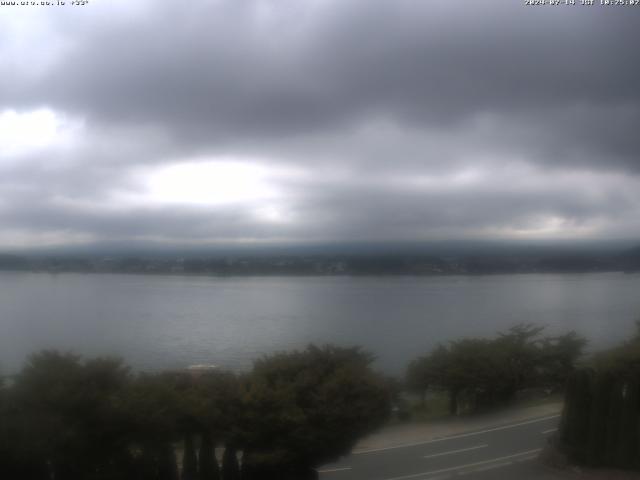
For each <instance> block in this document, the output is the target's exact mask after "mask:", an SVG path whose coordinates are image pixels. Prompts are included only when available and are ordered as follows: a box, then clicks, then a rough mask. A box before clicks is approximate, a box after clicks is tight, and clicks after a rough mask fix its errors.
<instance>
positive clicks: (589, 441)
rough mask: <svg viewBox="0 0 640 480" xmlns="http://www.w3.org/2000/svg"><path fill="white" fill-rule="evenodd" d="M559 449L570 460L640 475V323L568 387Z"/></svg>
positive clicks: (575, 375)
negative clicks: (623, 340) (621, 342)
mask: <svg viewBox="0 0 640 480" xmlns="http://www.w3.org/2000/svg"><path fill="white" fill-rule="evenodd" d="M565 398H566V400H565V410H564V414H563V418H562V422H561V427H560V434H559V436H558V439H557V443H558V444H557V448H558V450H559V451H560V452H562V453H564V454H566V455H567V456H568V458H569V460H570V461H571V462H575V463H579V464H582V465H587V466H590V467H613V468H622V469H631V470H639V471H640V321H638V322H637V331H636V334H635V336H634V337H633V338H632V339H630V340H629V341H627V342H625V343H623V344H622V345H620V346H618V347H616V348H613V349H611V350H608V351H606V352H602V353H600V354H598V355H596V356H595V357H594V359H593V361H592V362H590V364H589V365H588V366H587V367H586V368H583V369H580V370H579V371H577V372H575V373H574V374H573V375H572V376H571V378H570V379H569V382H568V384H567V390H566V397H565Z"/></svg>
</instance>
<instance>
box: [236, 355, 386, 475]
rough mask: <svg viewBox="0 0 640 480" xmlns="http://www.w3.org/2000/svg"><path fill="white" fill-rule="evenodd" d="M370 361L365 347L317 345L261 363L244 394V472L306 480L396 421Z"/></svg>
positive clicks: (382, 384)
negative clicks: (391, 419)
mask: <svg viewBox="0 0 640 480" xmlns="http://www.w3.org/2000/svg"><path fill="white" fill-rule="evenodd" d="M371 362H372V357H371V356H370V355H368V354H366V353H364V352H362V351H361V350H360V349H358V348H339V347H332V346H326V347H323V348H319V347H316V346H313V345H311V346H309V347H308V348H307V349H306V350H304V351H296V352H292V353H281V354H276V355H272V356H269V357H264V358H262V359H261V360H258V361H256V362H255V364H254V369H253V372H252V374H251V376H250V378H249V379H248V381H247V383H246V386H245V390H244V393H243V406H244V410H245V417H244V425H243V435H242V436H241V438H242V442H243V450H244V451H245V457H243V470H244V465H248V466H251V468H252V469H253V470H254V471H255V472H256V475H258V473H257V472H260V477H259V478H266V477H268V475H270V473H269V472H274V471H277V472H279V474H281V475H284V476H286V475H287V474H288V475H292V476H293V477H292V478H305V476H308V475H309V474H310V473H309V471H310V470H311V469H313V467H315V466H317V465H319V464H322V463H325V462H328V461H331V460H335V459H336V458H338V457H339V456H340V455H343V454H346V453H348V452H349V451H350V450H351V448H352V446H353V445H354V443H355V442H356V440H357V439H358V438H359V437H360V436H362V435H364V434H366V433H368V432H369V431H371V430H372V429H374V428H376V427H377V426H379V425H380V424H381V422H383V421H384V420H385V419H386V418H387V416H388V414H389V410H390V401H389V393H388V391H387V389H386V388H385V381H384V379H383V378H382V377H380V376H378V375H376V374H375V373H374V372H373V371H372V370H371V368H370V364H371ZM243 478H244V475H243ZM279 478H280V477H279Z"/></svg>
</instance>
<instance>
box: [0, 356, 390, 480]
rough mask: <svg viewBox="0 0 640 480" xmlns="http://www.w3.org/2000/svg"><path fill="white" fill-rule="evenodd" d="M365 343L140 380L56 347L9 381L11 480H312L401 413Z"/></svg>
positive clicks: (3, 425)
mask: <svg viewBox="0 0 640 480" xmlns="http://www.w3.org/2000/svg"><path fill="white" fill-rule="evenodd" d="M371 361H372V357H371V356H370V355H368V354H367V353H365V352H362V351H361V350H360V349H357V348H338V347H332V346H327V347H323V348H319V347H315V346H310V347H308V348H307V349H306V350H304V351H296V352H291V353H280V354H275V355H271V356H267V357H264V358H262V359H260V360H258V361H256V362H255V365H254V368H253V370H252V371H251V372H250V373H248V374H246V375H241V376H237V375H234V374H232V373H229V372H222V371H217V370H214V371H209V372H203V373H200V374H197V373H189V372H163V373H157V374H138V375H134V374H132V373H131V372H130V370H129V368H128V367H127V366H126V365H124V364H123V363H122V362H121V361H119V360H114V359H108V358H97V359H89V360H84V359H82V358H80V357H78V356H75V355H71V354H63V353H58V352H52V351H45V352H41V353H38V354H35V355H33V356H32V357H30V359H29V360H28V361H27V362H26V364H25V366H24V367H23V369H22V370H21V371H20V372H19V373H18V374H17V375H16V376H14V377H13V378H11V379H10V380H7V379H5V381H4V382H3V384H2V387H1V388H0V478H7V479H9V478H11V479H21V480H45V479H46V480H51V479H64V480H116V479H118V480H121V479H122V480H126V479H132V480H133V479H136V480H146V479H149V480H151V479H153V480H178V479H182V480H218V479H223V480H238V479H240V478H242V479H243V480H245V479H246V480H254V479H260V480H269V479H276V478H277V479H278V480H280V479H292V480H303V479H306V478H316V476H317V473H316V472H315V469H314V467H316V466H317V465H319V464H322V463H325V462H328V461H331V460H334V459H336V458H337V457H339V456H340V455H343V454H346V453H348V452H349V451H350V450H351V448H352V446H353V445H354V443H355V442H356V441H357V440H358V438H360V437H361V436H362V435H365V434H366V433H368V432H370V431H371V430H373V429H375V428H376V427H378V426H380V425H381V424H382V423H383V422H384V421H385V420H386V419H387V417H388V415H389V411H390V400H391V399H390V391H389V388H388V383H387V382H386V380H385V379H384V378H382V377H380V376H379V375H377V374H376V373H374V372H373V371H372V370H371V368H370V364H371Z"/></svg>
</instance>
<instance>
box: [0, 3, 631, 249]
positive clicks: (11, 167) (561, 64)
mask: <svg viewBox="0 0 640 480" xmlns="http://www.w3.org/2000/svg"><path fill="white" fill-rule="evenodd" d="M69 3H70V2H69V1H67V5H66V6H64V7H62V6H60V7H58V6H50V7H42V6H16V7H8V6H0V78H1V79H2V81H1V82H0V248H13V247H18V246H35V247H41V246H51V245H70V244H92V243H103V242H121V243H122V242H124V243H127V242H132V243H133V242H136V243H140V242H142V243H145V242H148V243H149V244H166V245H186V244H193V245H209V244H211V245H214V244H238V243H240V242H242V243H259V244H262V243H266V244H271V243H279V242H286V243H289V242H301V243H304V242H313V243H322V242H344V241H349V242H360V241H375V242H379V241H405V240H411V241H416V240H418V241H419V240H443V239H500V240H504V239H542V240H567V239H580V240H582V239H596V240H597V239H633V238H640V62H639V61H638V47H639V45H640V28H639V27H640V7H602V6H594V7H584V6H579V5H576V6H573V7H571V6H554V7H552V6H542V7H541V6H538V7H526V6H524V1H519V0H495V1H493V0H483V1H451V0H442V1H441V0H420V1H418V0H387V1H382V0H189V1H188V2H174V1H158V0H149V1H147V0H89V4H88V5H86V6H71V5H69ZM578 3H580V1H579V0H578Z"/></svg>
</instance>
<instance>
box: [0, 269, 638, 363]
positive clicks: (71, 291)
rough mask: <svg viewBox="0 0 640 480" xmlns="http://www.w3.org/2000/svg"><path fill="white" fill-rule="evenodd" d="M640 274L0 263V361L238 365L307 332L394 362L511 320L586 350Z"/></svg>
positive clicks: (609, 339)
mask: <svg viewBox="0 0 640 480" xmlns="http://www.w3.org/2000/svg"><path fill="white" fill-rule="evenodd" d="M639 317H640V275H636V274H634V275H625V274H621V273H620V274H618V273H607V274H580V275H568V274H525V275H495V276H443V277H251V278H238V277H236V278H218V277H195V276H151V275H149V276H145V275H111V274H45V273H7V272H4V273H0V369H1V371H3V372H5V373H6V372H11V371H14V370H15V369H17V368H19V366H20V365H21V363H22V362H23V361H24V359H25V357H26V356H27V355H28V354H29V353H31V352H33V351H36V350H39V349H42V348H57V349H63V350H73V351H75V352H77V353H81V354H86V355H101V354H111V355H118V356H122V357H123V358H124V359H125V360H126V361H127V362H128V363H129V364H130V365H132V366H133V367H135V368H137V369H158V368H175V367H183V366H187V365H190V364H194V363H215V364H217V365H220V366H222V367H226V368H230V369H234V370H241V369H246V368H248V367H250V365H251V361H252V360H253V359H255V358H257V357H259V356H260V355H262V354H265V353H269V352H273V351H277V350H286V349H292V348H298V347H304V346H305V345H306V344H307V343H309V342H315V343H319V344H322V343H328V342H331V343H335V344H340V345H361V346H363V347H364V348H366V349H367V350H369V351H371V352H372V353H374V354H375V355H376V356H377V360H376V367H378V368H379V369H380V370H382V371H384V372H386V373H389V374H401V373H402V372H403V370H404V368H405V367H406V365H407V363H408V362H409V361H410V360H411V359H412V358H414V357H415V356H417V355H420V354H423V353H425V352H427V351H428V350H429V349H430V348H432V347H433V346H434V345H436V344H437V343H438V342H444V341H447V340H452V339H456V338H459V337H463V336H474V335H493V334H495V333H496V332H497V331H499V330H504V329H506V328H508V327H509V326H511V325H514V324H516V323H519V322H536V323H539V324H544V325H548V329H549V332H551V333H555V332H564V331H567V330H576V331H577V332H579V333H580V334H582V335H585V336H586V337H587V338H588V339H589V340H590V344H591V348H599V347H603V346H608V345H611V344H612V343H614V342H617V341H620V340H622V339H624V338H625V337H626V336H628V335H630V334H631V333H632V332H633V328H634V324H633V322H634V320H635V319H636V318H639Z"/></svg>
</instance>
